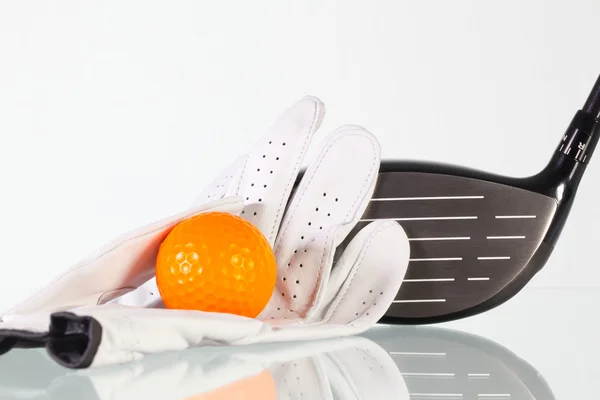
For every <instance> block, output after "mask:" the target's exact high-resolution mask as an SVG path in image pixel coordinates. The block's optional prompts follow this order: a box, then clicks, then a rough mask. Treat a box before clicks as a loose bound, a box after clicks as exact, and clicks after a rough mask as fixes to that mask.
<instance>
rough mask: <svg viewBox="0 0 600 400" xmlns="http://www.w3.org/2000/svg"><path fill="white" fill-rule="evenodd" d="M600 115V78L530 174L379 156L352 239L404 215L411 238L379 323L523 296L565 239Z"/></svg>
mask: <svg viewBox="0 0 600 400" xmlns="http://www.w3.org/2000/svg"><path fill="white" fill-rule="evenodd" d="M599 115H600V78H598V80H597V81H596V83H595V85H594V87H593V89H592V90H591V92H590V95H589V97H588V99H587V101H586V103H585V105H584V106H583V107H582V109H580V110H579V111H577V113H576V114H575V116H574V118H573V120H572V121H571V124H570V125H569V126H568V128H567V130H566V132H565V133H564V134H563V136H562V137H561V140H560V142H559V144H558V146H557V148H556V151H555V152H554V154H553V155H552V157H551V159H550V161H549V163H548V165H547V166H546V167H545V168H544V169H543V170H542V171H541V172H539V173H538V174H536V175H534V176H531V177H527V178H513V177H506V176H501V175H494V174H491V173H487V172H483V171H477V170H474V169H469V168H464V167H459V166H455V165H447V164H440V163H433V162H413V161H382V163H381V168H380V171H379V178H378V182H377V186H376V188H375V192H374V195H373V198H372V201H371V202H370V204H369V206H368V208H367V209H366V211H365V213H364V215H363V217H362V219H361V221H360V222H359V224H358V225H357V226H356V228H355V229H354V231H353V232H352V233H351V234H350V237H349V238H348V240H347V241H346V243H347V242H348V241H349V240H350V239H351V238H352V237H353V236H354V235H355V234H356V233H357V232H358V231H359V230H360V229H362V228H364V226H365V225H366V224H368V223H370V222H372V221H375V220H381V219H392V220H396V221H398V222H399V223H400V224H401V225H402V227H403V228H404V229H405V231H406V233H407V235H408V237H409V240H410V250H411V256H410V262H409V266H408V270H407V273H406V276H405V280H404V282H403V284H402V286H401V288H400V290H399V292H398V294H397V296H396V298H395V300H394V303H393V304H392V305H391V306H390V308H389V310H388V311H387V313H386V314H385V316H384V317H383V319H382V322H386V323H396V324H427V323H439V322H445V321H451V320H456V319H460V318H465V317H469V316H472V315H476V314H479V313H481V312H484V311H487V310H490V309H492V308H494V307H496V306H498V305H500V304H502V303H504V302H505V301H507V300H508V299H510V298H511V297H513V296H514V295H515V294H517V293H518V292H519V291H520V290H521V289H522V288H523V287H524V286H525V285H526V284H527V283H528V282H529V281H530V280H531V278H532V277H533V276H534V275H535V274H536V273H537V272H538V271H539V270H540V269H541V268H542V267H543V266H544V264H545V263H546V261H547V260H548V258H549V257H550V255H551V253H552V250H553V248H554V245H555V243H556V241H557V240H558V238H559V236H560V233H561V231H562V228H563V226H564V224H565V222H566V219H567V217H568V215H569V211H570V209H571V206H572V204H573V200H574V198H575V193H576V191H577V187H578V185H579V182H580V180H581V178H582V176H583V174H584V171H585V168H586V166H587V164H588V163H589V161H590V158H591V156H592V153H593V151H594V148H595V146H596V143H597V141H598V135H599V134H600V133H599V132H598V130H599V129H598V126H599V125H600V124H598V118H599ZM342 249H343V247H342Z"/></svg>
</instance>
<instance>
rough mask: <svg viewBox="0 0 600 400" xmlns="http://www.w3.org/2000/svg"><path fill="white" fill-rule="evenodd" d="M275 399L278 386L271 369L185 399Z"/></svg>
mask: <svg viewBox="0 0 600 400" xmlns="http://www.w3.org/2000/svg"><path fill="white" fill-rule="evenodd" d="M250 399H261V400H275V399H277V386H276V385H275V379H273V375H272V374H271V371H269V370H268V369H265V370H263V371H262V372H261V373H259V374H258V375H254V376H249V377H247V378H242V379H240V380H239V381H235V382H233V383H230V384H228V385H225V386H221V387H219V388H217V389H214V390H211V391H209V392H204V393H201V394H198V395H194V396H190V397H187V398H186V399H184V400H250Z"/></svg>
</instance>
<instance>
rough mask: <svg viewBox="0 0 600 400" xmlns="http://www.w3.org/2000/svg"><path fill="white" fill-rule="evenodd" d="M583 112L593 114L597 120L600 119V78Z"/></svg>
mask: <svg viewBox="0 0 600 400" xmlns="http://www.w3.org/2000/svg"><path fill="white" fill-rule="evenodd" d="M583 111H584V112H586V113H588V114H591V115H592V116H593V117H595V118H596V119H600V76H599V77H598V79H597V80H596V84H595V85H594V87H593V88H592V91H591V92H590V95H589V96H588V98H587V101H586V102H585V105H584V106H583Z"/></svg>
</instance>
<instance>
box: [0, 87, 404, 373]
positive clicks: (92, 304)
mask: <svg viewBox="0 0 600 400" xmlns="http://www.w3.org/2000/svg"><path fill="white" fill-rule="evenodd" d="M323 114H324V108H323V105H322V103H321V102H320V101H319V100H318V99H315V98H312V97H305V98H303V99H301V100H300V101H299V102H297V103H296V104H295V105H293V106H292V107H291V108H289V109H288V110H287V111H286V112H284V114H283V115H282V116H281V117H280V118H279V119H278V120H277V121H276V123H275V124H274V125H273V126H272V127H271V128H270V129H269V130H268V132H267V133H266V135H265V136H264V137H263V138H262V139H261V140H260V141H259V142H258V143H257V144H256V145H255V146H254V148H253V149H252V150H251V151H250V152H249V153H248V154H246V155H244V156H243V157H241V158H240V159H238V160H237V161H235V162H234V163H233V165H231V167H229V168H228V169H227V170H225V171H224V172H223V173H222V174H221V175H220V176H219V177H218V178H217V179H216V180H215V181H214V182H213V183H212V184H211V185H210V186H209V188H208V189H207V190H206V191H205V192H204V193H203V194H202V195H201V196H200V198H199V199H198V200H197V201H196V202H195V203H194V205H193V207H192V208H190V209H189V210H187V211H185V212H182V213H180V214H178V215H175V216H172V217H169V218H166V219H164V220H161V221H158V222H155V223H152V224H150V225H148V226H145V227H142V228H140V229H137V230H135V231H133V232H130V233H128V234H126V235H124V236H122V237H120V238H118V239H117V240H116V241H114V242H113V243H111V244H110V245H108V246H106V247H104V248H102V249H101V250H100V251H98V252H97V253H96V254H95V255H93V256H91V257H89V258H88V259H86V260H84V261H82V262H80V263H78V264H77V265H75V266H74V267H72V268H70V269H69V270H68V271H67V272H66V273H64V274H63V275H62V276H60V277H59V278H58V279H57V280H55V281H54V282H53V283H51V284H50V285H49V286H48V287H46V288H44V289H42V290H40V291H39V292H38V293H36V294H35V295H34V296H32V297H31V298H30V299H28V300H26V301H25V302H23V303H22V304H20V305H18V306H17V307H15V308H13V309H12V310H9V311H8V312H6V313H4V314H2V321H3V322H1V323H0V353H1V352H2V351H8V350H9V349H10V347H12V346H17V347H21V346H28V345H33V346H45V347H46V349H47V350H48V352H49V354H50V355H51V356H52V357H53V358H54V359H55V360H56V361H57V362H59V363H60V364H62V365H64V366H67V367H70V368H86V367H89V366H97V365H105V364H115V363H122V362H129V361H132V360H137V359H140V358H141V357H143V355H144V354H146V353H155V352H162V351H167V350H181V349H185V348H189V347H195V346H203V345H214V344H220V345H223V344H229V345H243V344H250V343H260V342H277V341H292V340H307V339H322V338H329V337H336V336H348V335H355V334H358V333H361V332H363V331H365V330H367V329H369V328H370V327H371V326H373V325H374V324H376V323H377V321H378V320H379V319H380V318H381V317H382V316H383V315H384V313H385V312H386V310H387V309H388V307H389V306H390V304H391V303H392V301H393V299H394V297H395V295H396V294H397V292H398V290H399V288H400V285H401V283H402V280H403V277H404V274H405V273H406V268H407V265H408V259H409V243H408V239H407V237H406V235H405V233H404V230H403V229H402V228H401V227H400V225H398V223H396V222H394V221H376V222H373V223H371V224H369V225H367V226H366V227H365V228H363V229H362V230H361V231H359V232H358V233H357V234H356V235H355V236H354V237H352V238H351V240H350V241H349V242H348V243H344V245H345V249H344V251H343V253H342V254H341V255H339V257H338V255H337V254H336V249H337V248H338V247H339V246H340V245H341V244H342V242H344V240H345V239H347V238H348V235H349V234H350V232H351V230H352V229H353V228H354V227H355V225H356V223H357V222H358V221H359V220H360V218H361V216H362V214H363V212H364V210H365V208H366V207H367V205H368V203H369V201H370V199H371V196H372V193H373V190H374V187H375V184H376V182H377V176H378V170H379V162H380V148H379V144H378V142H377V140H376V139H375V138H374V137H373V136H372V135H371V134H370V133H369V132H367V131H365V130H364V129H362V128H360V127H356V126H345V127H342V128H340V129H338V130H337V131H335V132H334V133H332V134H331V135H330V136H329V137H328V138H327V139H326V140H325V141H324V142H323V145H322V148H321V150H320V151H319V152H318V155H317V157H316V159H315V160H314V161H313V162H312V163H310V164H309V166H308V168H307V170H306V171H305V173H304V175H303V176H302V179H301V180H300V181H299V182H297V181H298V177H299V174H300V172H301V167H302V162H303V159H304V157H305V154H306V151H307V149H308V147H309V144H310V142H311V139H312V137H313V134H314V133H315V131H316V130H317V129H318V127H319V125H320V123H321V120H322V117H323ZM296 183H297V185H296ZM210 211H222V212H229V213H232V214H236V215H240V216H242V217H244V218H246V219H247V220H249V221H250V222H252V223H253V224H254V225H256V226H257V227H258V228H259V229H260V230H261V232H262V233H263V234H264V235H265V237H266V238H267V239H268V241H269V243H270V244H271V245H272V247H273V250H274V253H275V257H276V261H277V268H278V270H277V282H276V287H275V290H274V293H273V295H272V298H271V300H270V302H269V304H268V305H267V307H266V308H265V309H264V310H263V312H262V313H261V315H260V316H259V317H258V318H256V319H251V318H245V317H241V316H237V315H231V314H221V313H208V312H201V311H188V310H171V309H165V308H164V306H163V305H162V302H161V301H160V297H159V294H158V290H157V289H156V286H155V282H154V278H153V277H154V272H155V260H156V256H157V252H158V248H159V246H160V243H161V242H162V240H163V239H164V238H165V237H166V235H167V234H168V232H169V231H170V229H171V228H172V227H173V226H174V225H176V224H177V223H179V222H181V221H183V220H185V219H187V218H189V217H191V216H194V215H197V214H199V213H203V212H210ZM334 256H335V260H334Z"/></svg>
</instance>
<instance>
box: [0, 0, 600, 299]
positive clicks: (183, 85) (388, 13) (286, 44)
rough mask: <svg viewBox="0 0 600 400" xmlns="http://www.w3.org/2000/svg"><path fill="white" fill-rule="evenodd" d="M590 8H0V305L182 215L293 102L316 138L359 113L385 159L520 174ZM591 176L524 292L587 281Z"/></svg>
mask: <svg viewBox="0 0 600 400" xmlns="http://www.w3.org/2000/svg"><path fill="white" fill-rule="evenodd" d="M599 16H600V3H598V2H596V1H593V0H578V1H569V2H550V1H546V2H543V1H528V2H523V1H502V2H481V1H476V0H473V1H427V2H408V1H387V2H386V1H379V2H350V1H339V2H335V1H305V2H281V1H272V2H264V1H252V2H243V1H237V2H232V1H220V2H197V1H196V2H194V1H178V2H156V1H138V2H135V1H125V2H79V1H61V2H3V3H0V135H2V136H1V138H2V142H1V146H0V171H1V172H0V173H1V174H2V176H1V178H2V179H1V182H2V187H1V189H0V190H1V193H2V197H1V198H0V199H1V200H0V201H1V203H0V204H1V207H0V221H2V233H1V237H0V239H1V243H2V244H1V249H2V259H1V263H0V268H1V269H2V273H3V275H2V276H3V277H4V278H3V279H1V280H0V308H2V309H3V308H5V307H6V306H8V304H11V303H13V302H14V301H17V300H18V299H20V298H21V297H22V296H23V295H25V294H27V293H29V292H31V291H32V290H34V289H36V288H37V287H39V285H41V284H44V283H46V282H47V281H48V280H49V279H51V278H53V277H54V276H55V275H56V274H57V273H58V272H59V271H61V270H62V269H64V268H67V267H68V266H70V265H71V264H73V263H74V262H76V261H78V260H79V259H80V258H81V257H83V256H85V255H87V254H88V253H89V252H90V251H91V250H94V249H95V248H97V247H99V246H100V245H103V244H105V243H106V242H107V241H110V240H112V239H113V238H114V237H115V236H116V235H119V234H121V233H123V232H125V231H127V230H130V229H133V228H136V227H138V226H140V225H142V224H146V223H148V222H151V221H153V220H155V219H157V218H162V217H164V216H166V215H169V214H171V213H175V212H179V211H181V210H182V208H183V207H187V206H188V205H189V204H190V202H192V201H193V200H194V198H195V196H196V195H197V194H198V193H199V192H200V190H201V189H202V188H203V187H204V186H205V185H206V184H207V183H208V182H209V181H210V180H211V179H212V177H213V176H214V175H215V174H216V173H217V172H218V171H219V170H220V168H221V167H223V166H225V165H226V164H227V163H229V161H230V160H231V159H232V157H234V156H236V155H238V154H240V152H242V151H245V150H246V149H247V148H248V146H250V145H251V144H253V142H254V141H255V140H256V139H257V137H258V135H260V134H261V132H262V130H263V129H265V128H266V127H267V126H268V125H270V124H271V123H272V121H273V120H274V119H275V118H276V116H277V115H278V114H279V113H280V112H281V111H282V110H283V109H284V108H286V107H288V106H289V105H290V104H291V103H292V102H294V101H296V100H297V99H298V98H299V97H301V96H303V95H305V94H312V95H316V96H318V97H320V98H321V99H322V100H323V101H324V102H325V103H326V105H327V110H328V114H327V116H326V119H325V121H324V124H323V128H322V129H323V131H324V132H323V133H325V132H328V131H329V130H332V129H334V128H335V127H337V126H338V125H340V124H346V123H354V124H361V125H363V126H365V127H367V128H368V129H369V130H371V131H372V132H373V133H375V134H376V135H377V136H378V137H379V139H380V141H381V143H382V146H383V150H384V157H385V158H412V159H432V160H437V161H443V162H450V163H456V164H462V165H467V166H470V167H474V168H479V169H484V170H489V171H493V172H497V173H502V174H508V175H517V176H525V175H529V174H533V173H535V172H537V171H538V170H539V169H540V168H541V167H542V166H543V165H544V163H545V162H546V161H547V160H548V158H549V157H550V154H551V152H552V151H553V150H554V148H555V146H556V144H557V143H558V141H559V139H560V136H561V134H562V133H563V131H564V129H565V128H566V127H567V125H568V124H569V122H570V120H571V118H572V115H573V113H574V112H575V111H576V110H577V109H578V108H579V107H581V105H582V102H583V101H584V100H585V97H586V96H587V93H588V91H589V89H590V88H591V85H592V84H593V82H594V81H595V79H596V77H597V75H598V74H599V73H600V51H598V38H599V37H600V22H599V21H600V19H599V18H598V17H599ZM319 138H320V137H319ZM317 143H318V140H317ZM317 143H315V144H317ZM313 149H314V147H313ZM594 161H596V160H595V159H594ZM597 182H600V165H599V163H597V162H592V163H591V165H590V167H589V168H588V173H587V175H586V177H585V179H584V181H583V185H582V186H581V189H580V191H579V194H578V198H577V202H576V204H575V206H574V208H573V211H572V214H571V218H570V220H569V222H568V224H567V226H566V228H565V230H564V234H563V236H562V239H561V241H560V242H559V244H558V246H557V249H556V251H555V253H554V255H553V257H552V259H551V260H550V262H549V263H548V264H547V266H546V267H545V269H544V270H543V271H542V273H540V274H539V275H538V276H537V277H536V278H535V280H534V281H533V284H534V285H538V286H557V285H559V286H580V285H594V286H596V285H598V282H599V280H600V279H599V278H600V268H598V266H597V264H596V263H595V259H596V257H595V253H596V251H595V250H596V248H597V247H598V245H599V243H598V237H597V236H596V235H595V226H596V225H597V224H598V222H600V208H599V207H598V206H597V204H598V199H597V192H596V187H597ZM595 236H596V237H595Z"/></svg>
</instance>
